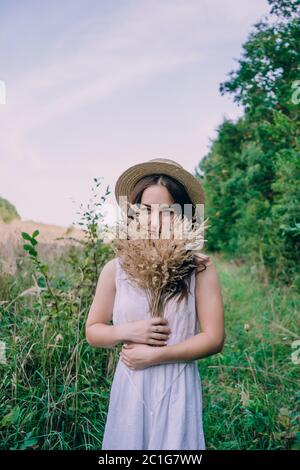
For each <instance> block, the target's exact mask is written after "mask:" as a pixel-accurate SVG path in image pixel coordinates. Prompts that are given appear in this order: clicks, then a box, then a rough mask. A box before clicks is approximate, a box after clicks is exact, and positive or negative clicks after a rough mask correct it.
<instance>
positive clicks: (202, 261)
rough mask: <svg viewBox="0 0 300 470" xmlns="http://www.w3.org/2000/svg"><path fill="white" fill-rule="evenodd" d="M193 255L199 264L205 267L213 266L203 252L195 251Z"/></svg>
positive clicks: (210, 259) (211, 261) (209, 258)
mask: <svg viewBox="0 0 300 470" xmlns="http://www.w3.org/2000/svg"><path fill="white" fill-rule="evenodd" d="M195 257H196V260H197V262H198V263H199V265H202V266H203V265H205V266H206V267H208V266H213V260H212V258H211V257H210V256H209V255H207V254H205V253H196V254H195Z"/></svg>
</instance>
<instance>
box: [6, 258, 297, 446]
mask: <svg viewBox="0 0 300 470" xmlns="http://www.w3.org/2000/svg"><path fill="white" fill-rule="evenodd" d="M76 256H77V255H76V253H72V263H73V264H72V266H75V267H76V266H77V265H78V264H79V261H78V259H77V257H76ZM214 260H215V263H216V266H217V270H218V273H219V276H220V280H221V284H222V291H223V297H224V302H225V317H226V343H225V346H224V349H223V351H222V353H220V354H217V355H215V356H212V357H209V358H205V359H202V360H200V361H199V371H200V375H201V379H202V389H203V403H204V410H203V414H204V430H205V437H206V444H207V448H208V449H289V448H297V447H298V448H299V436H300V427H299V410H300V391H299V372H300V364H294V363H293V362H292V359H291V354H292V342H293V341H294V340H296V339H297V338H299V331H300V329H299V326H300V325H299V295H297V294H296V293H295V291H293V292H292V291H291V290H289V289H288V288H284V287H282V288H278V287H277V288H275V287H273V286H272V285H269V284H265V285H264V284H263V283H262V281H261V280H259V278H258V276H257V275H255V274H252V273H251V270H250V269H249V267H247V266H244V265H242V266H236V265H235V264H234V263H230V262H229V261H228V260H227V261H225V260H224V259H222V258H221V257H214ZM70 262H71V261H70V259H69V260H68V261H66V262H65V263H63V262H62V261H61V260H60V261H59V262H57V263H56V264H54V265H53V266H52V268H51V269H52V271H53V272H56V277H55V282H54V283H53V285H54V286H55V289H56V291H55V292H56V295H57V304H55V302H54V300H53V298H52V297H51V296H49V295H48V294H47V292H46V293H45V294H43V295H41V296H21V297H18V294H20V293H21V292H23V291H24V290H25V289H27V288H28V287H29V286H31V285H32V277H31V276H32V273H31V272H30V269H29V268H28V267H26V269H25V268H24V269H25V271H24V272H22V273H19V275H18V276H14V277H13V276H9V275H8V276H2V277H1V278H0V300H1V301H2V303H0V331H1V333H0V340H1V341H4V342H5V343H6V349H7V353H6V355H7V363H6V364H0V448H1V449H29V448H40V449H100V448H101V441H102V436H103V429H104V424H105V419H106V413H107V407H108V399H109V392H110V386H111V381H112V378H113V370H114V365H115V360H116V358H117V355H118V348H116V349H115V350H114V351H113V350H108V349H100V348H98V349H97V348H92V347H90V346H89V345H88V344H87V342H86V341H85V337H84V324H85V318H86V314H87V311H88V308H89V305H90V302H91V295H92V294H91V292H92V289H91V284H89V283H87V284H86V285H85V284H84V282H82V278H81V276H82V271H78V272H77V271H76V269H75V268H71V266H70ZM64 269H65V271H64ZM57 306H58V311H57Z"/></svg>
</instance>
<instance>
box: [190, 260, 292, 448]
mask: <svg viewBox="0 0 300 470" xmlns="http://www.w3.org/2000/svg"><path fill="white" fill-rule="evenodd" d="M215 264H216V267H217V270H218V273H219V278H220V281H221V285H222V292H223V298H224V305H225V328H226V342H225V346H224V348H223V351H222V353H220V354H217V355H215V356H211V357H209V358H204V359H202V360H200V361H199V372H200V375H201V379H202V389H203V402H204V405H203V408H204V409H203V415H204V428H205V435H206V441H207V447H208V448H209V449H290V448H300V446H299V443H300V423H299V417H300V387H299V376H300V374H299V373H300V363H299V364H294V363H293V361H292V352H293V349H292V343H293V341H295V340H297V339H300V301H299V295H297V294H296V293H295V291H292V290H291V289H288V288H286V287H285V288H284V287H281V288H278V287H274V286H272V285H270V284H268V283H263V282H262V280H261V279H259V277H261V276H257V275H256V274H254V273H251V270H250V269H249V266H246V265H244V266H235V265H234V264H233V263H230V262H228V261H227V262H226V261H224V260H222V259H221V258H215Z"/></svg>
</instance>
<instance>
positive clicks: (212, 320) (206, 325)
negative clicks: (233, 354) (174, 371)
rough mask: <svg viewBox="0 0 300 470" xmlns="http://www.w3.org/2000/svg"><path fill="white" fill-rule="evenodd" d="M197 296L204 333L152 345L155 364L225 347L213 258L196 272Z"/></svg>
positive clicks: (201, 328) (197, 307) (199, 355)
mask: <svg viewBox="0 0 300 470" xmlns="http://www.w3.org/2000/svg"><path fill="white" fill-rule="evenodd" d="M195 300H196V312H197V315H198V318H199V324H200V331H201V333H199V334H197V335H195V336H192V337H191V338H188V339H186V340H184V341H182V342H180V343H177V344H171V345H169V346H163V347H161V348H153V361H152V364H153V365H156V364H161V363H169V362H180V361H193V360H195V359H201V358H203V357H206V356H211V355H213V354H216V353H218V352H220V351H222V349H223V346H224V341H225V329H224V305H223V299H222V293H221V287H220V283H219V279H218V274H217V271H216V268H215V266H214V264H213V262H212V261H211V262H210V263H209V264H208V265H207V268H206V269H205V270H204V271H202V272H200V273H198V274H197V275H196V287H195Z"/></svg>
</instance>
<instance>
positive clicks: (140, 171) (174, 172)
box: [115, 161, 205, 205]
mask: <svg viewBox="0 0 300 470" xmlns="http://www.w3.org/2000/svg"><path fill="white" fill-rule="evenodd" d="M156 173H159V174H165V175H168V176H171V177H173V178H175V179H176V180H177V181H179V182H180V183H181V184H182V185H183V186H184V187H185V189H186V191H187V193H188V194H189V196H190V198H191V201H192V203H193V204H194V205H196V204H204V202H205V195H204V191H203V188H202V185H201V183H200V181H199V180H198V179H197V178H196V177H195V176H193V175H192V174H191V173H189V172H188V171H186V170H185V169H184V168H180V167H177V166H176V165H173V164H171V163H170V164H169V163H165V162H151V161H150V162H144V163H138V164H136V165H133V166H131V167H130V168H128V169H127V170H125V171H124V172H123V173H122V174H121V175H120V176H119V178H118V180H117V182H116V185H115V197H116V201H117V203H118V204H120V203H119V199H120V196H126V197H127V200H128V201H129V202H132V201H131V199H130V195H131V193H132V191H133V189H134V187H135V185H136V183H137V182H138V181H139V180H140V179H141V178H142V177H143V176H146V175H150V174H156Z"/></svg>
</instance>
